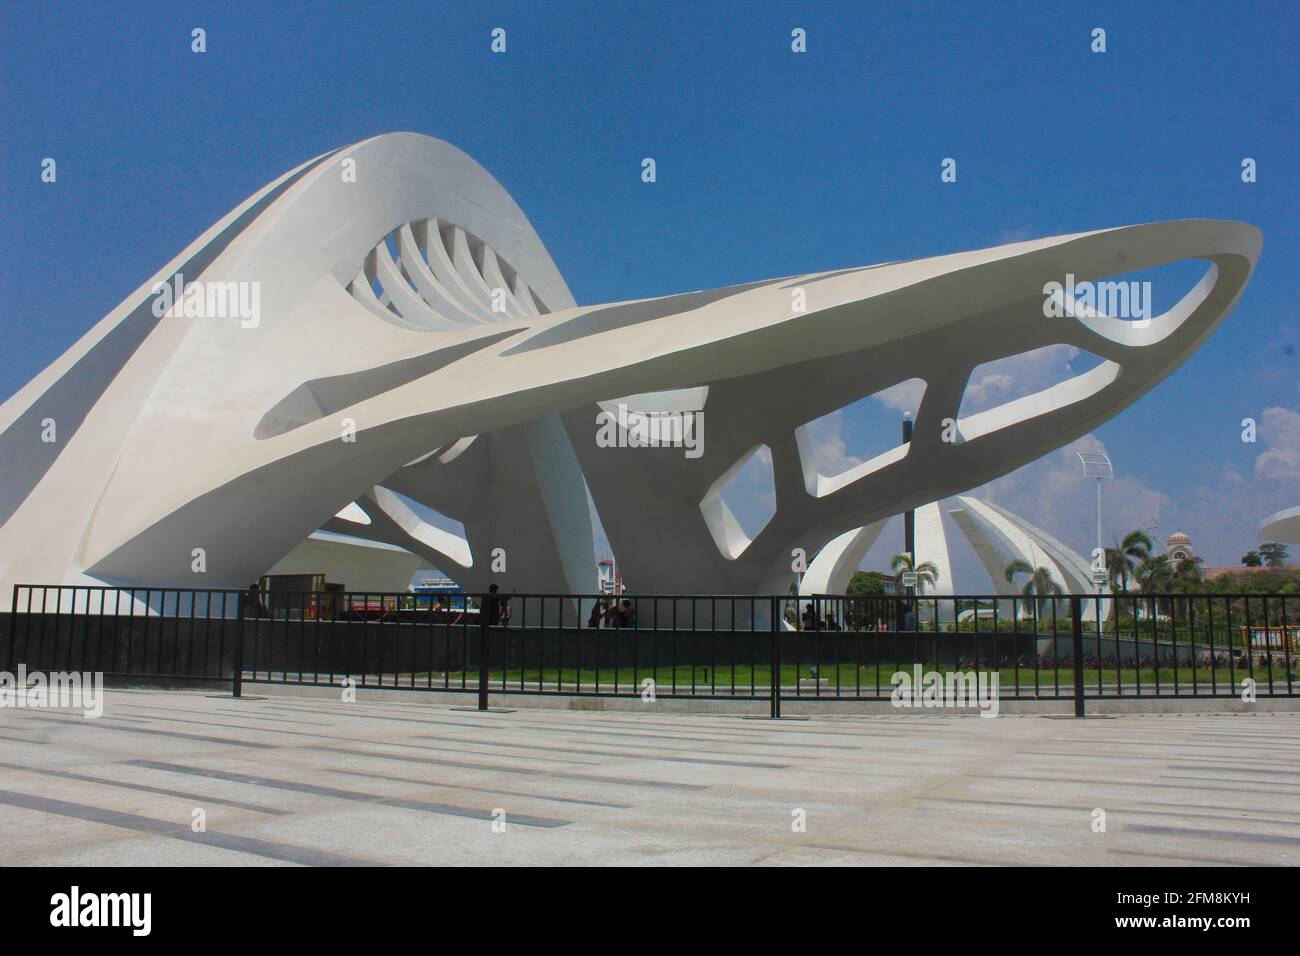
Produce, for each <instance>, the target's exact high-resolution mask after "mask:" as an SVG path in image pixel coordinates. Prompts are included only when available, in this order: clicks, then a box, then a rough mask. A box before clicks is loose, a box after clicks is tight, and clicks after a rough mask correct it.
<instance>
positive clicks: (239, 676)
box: [230, 591, 248, 697]
mask: <svg viewBox="0 0 1300 956" xmlns="http://www.w3.org/2000/svg"><path fill="white" fill-rule="evenodd" d="M245 599H246V595H245V594H244V592H243V591H240V592H239V602H238V604H237V605H236V608H235V613H236V614H238V615H239V621H238V624H237V626H236V627H235V660H234V674H233V675H232V676H231V681H230V692H231V695H232V696H234V697H241V696H243V693H244V628H245V627H246V626H247V625H246V623H245V622H246V621H247V620H248V617H247V614H248V611H247V608H246V606H245V604H244V601H245Z"/></svg>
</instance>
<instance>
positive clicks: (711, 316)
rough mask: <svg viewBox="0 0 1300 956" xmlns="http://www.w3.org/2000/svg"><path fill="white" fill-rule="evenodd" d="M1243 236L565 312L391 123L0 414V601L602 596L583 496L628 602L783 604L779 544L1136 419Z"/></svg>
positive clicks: (1169, 238)
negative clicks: (357, 575) (1172, 286)
mask: <svg viewBox="0 0 1300 956" xmlns="http://www.w3.org/2000/svg"><path fill="white" fill-rule="evenodd" d="M1260 242H1261V240H1260V234H1259V232H1258V231H1257V230H1256V229H1254V228H1253V227H1251V226H1249V225H1245V224H1243V223H1237V222H1213V221H1202V220H1187V221H1177V222H1162V223H1152V224H1148V225H1140V226H1126V227H1122V228H1115V229H1103V230H1098V231H1094V232H1085V233H1077V234H1074V235H1067V236H1056V237H1052V238H1047V239H1037V240H1033V241H1030V242H1018V243H1013V244H1010V245H1005V246H999V247H997V248H993V249H985V250H979V251H974V252H963V253H957V254H953V255H945V256H939V257H936V258H932V259H920V260H913V261H908V262H896V263H886V264H884V265H876V266H867V267H863V268H856V269H842V270H837V271H834V272H825V273H818V274H811V275H803V276H794V277H789V278H779V279H771V280H767V281H762V282H754V283H750V284H747V285H741V286H734V287H729V288H722V289H713V290H709V291H702V292H692V293H687V294H684V295H674V296H667V297H664V298H656V299H645V300H638V301H630V302H620V303H614V304H607V305H595V306H577V305H576V304H575V302H574V299H573V296H572V295H571V294H570V292H569V289H568V287H567V286H566V284H565V282H564V279H563V278H562V276H561V275H560V273H559V271H558V270H557V268H556V267H555V264H554V263H553V262H552V260H551V257H550V255H549V254H548V253H547V251H546V248H545V247H544V246H543V244H542V242H541V240H540V239H539V238H538V236H537V235H536V233H535V232H534V231H533V229H532V227H531V226H530V225H529V223H528V220H527V218H526V217H525V216H524V214H523V212H522V211H521V210H520V208H519V207H518V206H517V205H516V204H515V202H514V201H513V200H512V199H511V198H510V196H509V195H508V194H507V193H506V191H505V190H504V189H503V188H502V187H501V185H500V184H499V183H497V182H496V181H495V180H494V179H493V178H492V177H491V176H490V175H489V174H488V173H487V172H486V171H485V170H484V169H483V168H482V167H480V166H479V165H478V164H477V163H475V162H474V161H473V160H472V159H470V158H469V157H468V156H466V155H465V154H464V153H462V152H461V151H459V150H457V149H456V148H455V147H453V146H450V145H449V144H447V143H445V142H441V141H439V140H436V139H431V138H429V137H427V136H420V135H415V134H411V133H395V134H390V135H384V136H379V137H376V138H374V139H369V140H366V141H364V142H361V143H358V144H356V145H354V146H350V147H347V148H344V149H339V150H336V151H334V152H332V153H329V154H326V155H324V156H320V157H317V158H316V159H313V160H311V161H310V162H307V163H304V164H303V165H302V166H299V167H298V168H296V169H294V170H291V171H290V172H288V173H286V174H285V175H284V176H282V177H280V178H279V179H277V180H276V181H275V182H273V183H271V184H270V185H268V186H267V187H265V188H264V189H262V190H260V191H259V192H258V193H257V194H255V195H254V196H252V197H250V198H249V199H248V200H247V201H246V202H244V203H242V204H241V205H240V206H239V207H238V208H236V209H235V210H233V211H232V212H231V213H230V214H229V215H227V216H226V217H225V218H223V219H222V220H221V221H220V222H218V223H216V224H215V225H214V226H212V227H211V228H210V229H209V230H208V231H207V232H205V233H204V234H203V235H201V236H200V237H199V238H198V239H197V240H195V242H194V243H192V244H191V245H190V246H189V247H188V248H187V249H185V250H184V251H183V252H182V253H181V254H180V255H178V256H177V257H176V258H175V259H174V260H173V261H172V262H170V263H168V264H167V265H166V266H165V267H164V268H163V269H161V270H160V271H159V272H158V273H157V274H156V275H154V276H153V277H151V278H150V279H149V280H148V281H147V282H145V283H144V284H143V285H142V286H141V287H140V288H139V289H137V290H136V291H135V292H134V293H133V294H132V295H131V296H129V297H128V298H127V299H126V300H125V301H124V302H123V303H122V304H121V305H119V306H118V307H117V308H116V309H114V310H113V311H112V312H111V313H109V314H108V315H107V316H105V317H104V319H103V320H101V321H100V322H99V323H98V324H97V325H96V326H94V328H92V329H91V330H90V331H89V332H88V333H87V334H86V335H85V336H84V337H83V338H82V339H81V340H80V341H79V342H77V343H76V344H75V345H74V346H73V347H72V348H71V349H69V350H68V352H67V353H65V354H64V355H63V356H62V357H60V358H59V359H58V360H57V361H56V362H55V363H53V364H52V365H51V366H50V367H49V368H47V369H46V370H45V371H43V372H42V373H41V374H39V375H38V376H37V377H36V378H35V379H33V380H32V381H31V382H30V383H29V384H28V385H27V386H26V387H24V388H23V389H22V390H21V391H20V392H18V393H17V394H16V395H15V396H13V397H12V398H11V399H10V400H9V401H8V402H6V403H5V404H4V405H3V406H0V555H2V556H0V585H2V586H0V595H2V597H0V600H3V601H5V602H7V601H8V600H9V588H10V585H11V584H12V583H14V582H16V581H19V580H22V581H25V582H33V581H35V582H51V583H57V582H70V583H80V582H109V583H126V582H143V583H149V584H154V585H159V584H167V585H170V586H197V587H242V586H244V585H246V584H247V582H249V581H251V580H254V579H256V578H257V577H258V576H259V575H260V574H262V573H263V572H265V571H266V570H267V569H268V568H270V567H271V566H272V565H274V564H275V563H276V561H277V560H279V559H280V558H282V557H283V556H284V555H285V554H287V553H288V552H289V551H290V550H291V549H293V548H294V547H295V546H296V545H298V544H299V543H301V542H303V541H304V540H305V539H306V538H307V537H308V536H309V535H310V534H311V533H312V532H314V531H316V530H318V529H322V528H324V529H326V530H330V531H344V532H346V533H348V534H352V535H357V536H360V537H364V538H369V539H372V540H377V541H383V542H387V543H391V544H396V545H398V546H400V547H402V548H405V549H407V550H409V551H411V552H413V553H415V554H417V555H419V556H421V557H422V558H424V559H425V560H427V561H428V562H429V563H431V564H433V565H435V566H437V567H439V568H441V569H443V570H444V571H445V572H446V573H448V574H449V575H451V576H452V577H454V578H455V579H456V580H457V581H458V582H459V583H460V584H462V585H463V586H465V587H467V588H473V589H481V588H484V587H486V586H487V584H488V583H490V582H495V583H498V584H500V585H501V586H502V588H504V589H506V590H511V589H517V590H520V591H524V590H527V591H549V592H555V591H566V592H569V591H591V590H593V588H594V585H595V561H594V556H593V549H592V527H591V521H590V517H589V510H588V504H587V497H586V492H585V490H584V480H585V484H586V486H587V487H588V488H589V489H590V492H591V496H592V498H593V499H594V501H595V505H596V507H597V510H598V512H599V514H600V516H601V519H602V523H603V525H604V527H605V530H606V533H607V535H608V537H609V540H610V542H611V545H612V547H613V548H614V550H615V553H616V554H617V555H618V558H619V563H620V568H621V570H622V571H623V573H624V575H625V578H626V580H628V581H629V582H630V583H631V584H632V586H634V587H635V589H636V590H638V591H640V592H642V593H671V592H678V593H682V592H714V593H719V592H731V593H747V592H769V591H784V589H785V586H786V584H787V583H788V581H789V580H790V574H791V571H790V564H791V560H790V559H791V551H792V549H794V548H803V549H804V550H805V552H806V553H808V554H814V553H816V552H817V551H818V550H820V549H821V548H822V546H823V545H825V544H826V542H828V541H830V540H831V539H832V538H835V537H836V536H838V535H840V534H842V533H844V532H845V531H846V529H852V528H860V527H863V526H866V525H870V524H872V523H873V522H875V521H877V520H879V519H880V518H882V517H885V516H888V515H892V514H896V513H898V512H900V511H902V510H905V509H907V508H912V507H917V506H920V505H923V504H926V503H927V502H933V501H936V500H938V499H941V498H943V497H946V496H949V495H952V494H955V493H958V492H961V491H964V490H965V489H967V488H970V487H973V486H975V485H977V484H980V483H983V482H985V481H988V480H990V479H992V478H996V477H997V476H999V475H1001V474H1004V473H1005V472H1007V471H1010V470H1011V469H1014V468H1016V467H1017V466H1019V465H1021V464H1023V463H1025V462H1028V461H1030V460H1033V459H1035V458H1037V457H1039V456H1041V455H1042V454H1044V453H1046V452H1048V451H1050V450H1052V449H1054V448H1057V447H1060V446H1061V445H1063V444H1065V443H1067V442H1069V441H1071V440H1073V439H1074V438H1076V437H1078V436H1080V435H1082V434H1084V433H1085V432H1087V431H1088V430H1089V429H1092V428H1094V427H1096V426H1097V425H1098V424H1100V423H1101V422H1103V421H1105V420H1106V419H1108V418H1110V417H1111V416H1113V415H1115V414H1116V413H1117V412H1119V411H1120V410H1121V409H1123V408H1125V407H1126V406H1128V405H1129V404H1130V403H1132V402H1133V401H1135V400H1136V399H1137V398H1138V397H1140V396H1141V395H1142V394H1143V393H1145V392H1146V391H1147V390H1149V389H1150V388H1152V387H1153V386H1154V385H1155V384H1156V383H1158V382H1159V381H1160V380H1161V379H1163V378H1164V377H1165V376H1166V375H1168V374H1170V372H1172V371H1173V370H1174V369H1175V368H1176V367H1177V366H1178V365H1179V364H1180V363H1181V362H1182V361H1184V360H1185V359H1186V358H1187V356H1188V355H1190V354H1191V352H1192V351H1193V350H1194V349H1195V348H1196V347H1197V346H1198V345H1199V344H1200V343H1201V342H1202V341H1204V339H1205V338H1206V336H1208V335H1209V334H1210V332H1211V331H1212V330H1213V329H1214V327H1215V326H1216V325H1217V323H1218V322H1220V321H1221V320H1222V319H1223V318H1224V316H1226V315H1227V314H1228V312H1229V311H1230V310H1231V308H1232V307H1233V305H1234V304H1235V302H1236V301H1237V298H1238V297H1239V296H1240V294H1241V292H1242V290H1243V288H1244V287H1245V284H1246V282H1247V280H1248V278H1249V276H1250V273H1251V270H1252V268H1253V266H1254V263H1255V260H1256V258H1257V256H1258V253H1259V249H1260ZM593 254H597V255H598V254H599V251H595V252H594V253H593ZM1184 259H1202V260H1206V262H1207V271H1206V273H1205V276H1204V278H1202V279H1201V281H1200V282H1199V283H1197V284H1196V286H1195V287H1194V288H1192V289H1191V290H1190V291H1189V292H1188V293H1187V294H1186V295H1185V296H1184V297H1183V298H1182V299H1181V300H1180V301H1179V302H1178V303H1177V304H1176V305H1175V306H1173V307H1172V308H1171V309H1169V310H1168V311H1167V312H1165V313H1163V314H1162V315H1159V316H1156V317H1154V318H1152V319H1151V320H1150V321H1149V322H1130V321H1125V320H1123V319H1121V318H1118V317H1114V316H1109V315H1104V314H1100V313H1098V312H1096V311H1092V312H1089V311H1087V310H1083V311H1081V312H1077V313H1076V314H1072V315H1071V316H1069V317H1059V318H1048V317H1045V310H1044V286H1045V284H1046V283H1049V282H1052V281H1057V282H1059V281H1060V280H1061V279H1063V278H1064V277H1065V276H1067V275H1070V276H1073V277H1076V278H1077V279H1078V280H1089V279H1093V280H1095V279H1101V278H1104V277H1107V276H1112V275H1116V274H1121V273H1130V272H1134V271H1138V270H1143V269H1148V268H1152V267H1155V266H1159V265H1162V264H1166V263H1172V262H1176V261H1180V260H1184ZM191 287H193V291H192V290H191ZM167 290H175V292H176V293H178V294H174V295H173V298H174V300H175V301H174V303H168V304H169V305H171V308H170V309H166V308H159V302H160V301H161V299H160V297H163V296H166V295H167V294H168V293H167ZM231 303H235V305H234V306H232V304H231ZM250 307H251V308H250ZM232 309H233V310H234V311H235V313H236V314H235V315H234V316H233V317H232V316H231V315H230V314H228V313H229V312H230V311H231V310H232ZM1054 344H1067V345H1073V346H1076V347H1078V348H1080V349H1083V350H1085V351H1087V352H1089V353H1091V354H1093V355H1095V356H1097V357H1098V358H1099V359H1100V360H1101V363H1100V364H1099V365H1097V366H1096V367H1095V368H1093V369H1092V370H1091V371H1089V372H1086V373H1084V374H1082V375H1079V376H1077V377H1074V378H1072V379H1069V380H1067V381H1065V382H1062V383H1060V384H1058V385H1056V386H1054V387H1052V388H1049V389H1046V390H1044V391H1042V392H1039V393H1037V394H1034V395H1029V396H1026V397H1023V398H1020V399H1018V400H1015V401H1012V402H1009V403H1007V404H1004V405H1001V406H999V407H996V408H992V409H989V410H987V411H984V412H981V413H979V414H976V415H971V416H968V417H964V418H963V417H961V415H960V413H959V409H960V404H961V399H962V395H963V392H964V389H965V386H966V382H967V378H968V377H969V375H970V372H971V370H972V369H973V368H975V367H976V366H978V365H980V364H981V363H985V362H989V361H993V360H996V359H999V358H1003V357H1007V356H1011V355H1017V354H1020V353H1023V352H1028V351H1032V350H1034V349H1036V348H1041V347H1044V346H1049V345H1054ZM912 378H917V379H920V380H921V381H922V382H923V383H924V395H923V397H922V398H921V400H920V404H919V407H918V410H917V414H916V420H915V430H914V432H913V435H912V438H911V440H910V441H909V442H908V443H906V444H900V445H899V446H898V447H896V448H894V449H892V450H889V451H886V452H884V453H882V454H880V455H878V456H876V457H874V458H872V459H870V460H868V461H866V462H864V463H863V464H861V465H859V466H857V467H855V468H852V469H850V470H849V471H847V472H844V473H841V474H836V475H829V474H824V473H822V472H821V471H819V469H818V467H817V464H816V462H815V461H814V460H813V456H812V455H811V454H810V453H809V449H808V447H807V446H808V443H807V441H806V434H805V431H804V430H803V426H805V425H807V424H808V423H809V422H812V421H814V420H815V419H817V418H818V417H819V416H822V415H825V414H827V413H829V412H831V411H834V410H835V409H837V408H841V407H843V406H845V405H847V404H849V403H852V402H854V401H856V400H858V399H860V398H862V397H863V396H866V395H870V394H873V393H875V392H878V391H880V390H881V389H883V388H887V387H890V386H892V385H895V384H897V383H899V382H903V381H906V380H909V379H912ZM620 396H623V397H624V398H622V399H621V400H620V398H619V397H620ZM602 403H603V404H602ZM618 405H623V406H626V407H627V408H628V409H629V410H630V411H632V412H633V413H642V414H652V415H653V413H661V414H668V413H674V412H676V413H680V412H684V411H689V412H703V415H704V420H706V421H707V428H706V429H705V430H704V433H703V439H704V440H702V441H701V443H700V446H699V449H698V451H699V453H698V454H697V455H686V454H683V452H682V449H681V448H674V447H635V443H631V442H622V441H620V442H619V443H617V446H616V447H602V445H603V444H605V443H602V442H601V441H599V440H598V436H599V435H600V427H599V426H600V422H599V421H598V416H601V415H604V414H607V413H608V412H607V410H608V409H609V408H611V407H615V406H618ZM619 427H622V426H619ZM52 436H53V437H52ZM621 437H626V436H621ZM763 446H766V448H767V449H768V451H769V452H770V460H771V466H772V476H773V483H774V487H775V510H774V512H773V514H772V517H771V519H770V520H769V521H768V522H767V524H766V525H765V526H764V527H763V528H762V530H761V531H759V532H757V533H755V534H752V536H751V535H749V534H746V533H745V532H744V531H743V530H742V529H741V527H740V523H739V522H738V521H737V520H736V519H735V517H734V516H733V515H732V513H731V511H730V509H729V508H728V507H727V504H726V502H725V501H724V500H723V498H722V491H723V489H724V486H725V484H726V481H727V479H728V478H729V476H731V475H733V474H734V473H735V469H736V467H737V465H738V463H743V462H744V461H746V460H748V458H749V457H750V456H751V455H752V454H753V453H754V452H755V450H756V449H761V448H762V447H763ZM765 454H766V453H765ZM425 508H429V509H433V510H435V511H437V512H440V513H442V514H443V515H446V516H448V517H450V518H452V519H455V520H456V521H458V522H459V523H460V524H461V525H462V526H463V528H464V534H463V535H460V534H453V533H451V532H449V531H447V530H446V529H445V528H443V527H436V526H435V525H434V524H433V523H431V522H430V521H428V520H426V517H425V516H424V509H425Z"/></svg>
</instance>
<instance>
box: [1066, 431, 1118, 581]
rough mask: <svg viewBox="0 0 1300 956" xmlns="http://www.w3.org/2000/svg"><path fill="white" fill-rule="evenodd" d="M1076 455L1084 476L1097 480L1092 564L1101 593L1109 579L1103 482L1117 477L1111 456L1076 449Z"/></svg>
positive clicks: (1093, 578) (1093, 576) (1094, 576)
mask: <svg viewBox="0 0 1300 956" xmlns="http://www.w3.org/2000/svg"><path fill="white" fill-rule="evenodd" d="M1074 455H1075V457H1076V458H1078V459H1079V464H1080V465H1082V466H1083V477H1085V478H1093V479H1095V480H1096V482H1097V550H1096V551H1094V552H1093V554H1094V556H1095V560H1094V562H1093V566H1092V583H1093V584H1095V585H1097V593H1098V594H1101V593H1102V589H1103V588H1104V587H1105V586H1106V579H1107V574H1106V548H1105V545H1103V544H1102V543H1101V483H1102V482H1103V481H1105V480H1106V479H1107V478H1114V477H1115V468H1114V466H1113V465H1111V463H1110V458H1109V457H1107V456H1106V455H1105V454H1104V453H1102V452H1079V451H1076V452H1075V453H1074Z"/></svg>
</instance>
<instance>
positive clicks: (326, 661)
mask: <svg viewBox="0 0 1300 956" xmlns="http://www.w3.org/2000/svg"><path fill="white" fill-rule="evenodd" d="M8 617H9V620H8V628H7V639H6V643H5V646H4V655H5V656H4V660H5V664H6V669H8V670H10V671H13V670H16V669H17V668H18V666H19V665H25V666H26V667H27V668H28V669H29V670H32V671H34V670H46V671H51V670H62V671H99V672H102V673H103V674H104V675H105V677H106V678H112V679H114V680H118V681H136V682H150V683H163V684H176V685H184V684H187V683H191V684H194V683H197V684H227V683H228V684H229V685H230V686H231V687H232V690H233V692H234V694H235V695H236V696H238V695H240V694H241V692H242V687H243V685H244V684H248V683H256V684H294V685H308V686H335V687H337V686H339V685H340V684H349V685H351V686H353V687H357V688H384V689H398V690H410V691H426V692H432V691H441V692H452V693H462V694H474V695H476V697H477V699H478V705H479V707H480V708H486V707H487V706H488V700H489V695H490V694H492V693H509V694H562V695H580V696H594V697H634V696H639V697H650V696H653V697H655V698H669V699H673V698H703V699H714V700H766V701H768V702H769V703H770V709H771V713H772V715H773V716H780V712H781V703H782V701H789V700H796V701H797V700H805V699H826V700H831V701H835V700H842V701H867V700H887V699H891V698H892V699H894V700H898V699H899V695H900V692H901V691H900V688H901V687H902V686H903V685H907V686H908V687H913V688H915V689H914V690H913V691H912V693H919V691H920V685H921V684H922V683H923V682H925V681H930V682H931V683H932V684H933V685H937V689H936V694H935V695H932V697H933V699H936V700H938V701H939V702H940V703H944V702H951V694H950V692H951V691H952V690H953V689H954V688H958V687H961V686H962V684H961V680H962V677H963V675H972V674H975V675H983V680H984V682H985V686H988V685H989V684H991V685H992V687H993V689H994V692H995V693H996V694H997V696H998V697H999V698H1000V699H1002V700H1073V701H1074V705H1075V712H1076V713H1077V714H1079V715H1082V714H1083V710H1084V702H1085V700H1087V699H1125V698H1139V697H1160V698H1167V697H1191V698H1196V697H1238V696H1242V695H1243V694H1249V693H1253V694H1255V695H1257V696H1261V697H1265V696H1294V695H1295V694H1296V693H1297V690H1300V679H1298V678H1297V674H1296V670H1297V665H1300V595H1256V594H1249V595H1247V594H1181V593H1179V594H1141V595H1137V594H1125V595H1122V596H1118V597H1116V596H1111V595H1074V596H1063V597H1044V598H1041V599H1036V598H1033V597H1016V596H1009V595H961V596H947V595H945V596H937V597H925V596H923V597H913V598H908V597H900V596H892V595H867V596H862V595H859V596H847V595H818V596H814V597H795V596H789V595H776V596H754V595H743V596H740V595H737V596H732V595H658V596H656V595H649V596H639V595H638V596H633V595H618V596H616V597H615V596H608V595H559V594H547V595H541V594H505V593H498V594H483V595H466V594H460V593H455V594H452V593H443V594H434V595H430V594H411V593H401V594H398V593H382V594H381V593H367V594H361V593H349V594H343V593H337V592H311V593H302V592H281V591H271V592H256V591H250V592H242V593H241V592H237V591H221V590H193V589H174V588H112V587H85V586H72V585H17V586H15V588H14V591H13V602H12V610H11V612H10V613H9V615H8ZM0 633H4V632H0ZM899 674H906V675H907V678H906V679H903V678H899V677H898V676H897V675H899ZM945 694H948V696H945ZM917 699H919V698H917Z"/></svg>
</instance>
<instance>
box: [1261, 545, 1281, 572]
mask: <svg viewBox="0 0 1300 956" xmlns="http://www.w3.org/2000/svg"><path fill="white" fill-rule="evenodd" d="M1286 554H1287V546H1286V545H1284V544H1280V543H1278V542H1277V541H1270V542H1269V543H1268V544H1261V545H1260V546H1259V556H1260V558H1261V559H1262V560H1263V562H1264V564H1266V565H1268V567H1270V568H1283V567H1286ZM1256 567H1258V565H1256Z"/></svg>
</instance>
